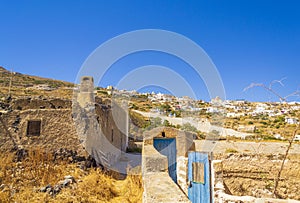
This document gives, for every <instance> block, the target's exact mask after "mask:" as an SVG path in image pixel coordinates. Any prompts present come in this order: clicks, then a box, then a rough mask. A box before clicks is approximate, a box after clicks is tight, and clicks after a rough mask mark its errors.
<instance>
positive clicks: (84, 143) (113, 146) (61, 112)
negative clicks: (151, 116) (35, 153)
mask: <svg viewBox="0 0 300 203" xmlns="http://www.w3.org/2000/svg"><path fill="white" fill-rule="evenodd" d="M93 90H94V84H93V78H92V77H82V80H81V84H80V85H79V88H78V89H77V90H76V89H75V91H74V98H73V101H72V100H63V99H60V98H43V97H41V96H40V97H35V98H34V97H26V98H15V99H12V100H11V101H5V102H0V104H1V105H0V107H1V108H0V110H1V122H0V148H1V149H0V150H1V151H2V152H4V151H6V150H11V149H12V148H14V147H17V146H19V147H20V146H22V147H23V148H32V147H40V148H42V149H46V150H48V151H49V152H53V151H57V150H59V149H61V148H63V149H68V150H74V151H76V152H77V153H79V154H86V152H88V153H89V154H90V155H92V156H93V157H94V158H95V160H96V161H97V163H98V164H102V165H104V166H107V167H109V166H111V165H113V164H114V163H115V162H117V161H118V158H119V157H120V156H121V154H122V153H123V152H125V151H126V148H127V144H128V141H127V140H128V136H127V135H128V133H127V130H128V126H127V125H128V122H127V119H128V115H127V113H126V111H125V110H123V108H121V107H120V106H118V105H117V104H112V103H111V101H105V102H103V101H102V99H101V98H96V99H95V97H94V91H93Z"/></svg>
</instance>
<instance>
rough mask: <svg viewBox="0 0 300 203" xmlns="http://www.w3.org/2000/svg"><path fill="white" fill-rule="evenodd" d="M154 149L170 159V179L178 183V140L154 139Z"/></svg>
mask: <svg viewBox="0 0 300 203" xmlns="http://www.w3.org/2000/svg"><path fill="white" fill-rule="evenodd" d="M153 146H154V148H155V149H156V150H157V151H159V152H160V153H161V154H162V155H165V156H166V157H167V158H168V171H169V175H170V177H171V178H172V179H173V181H174V182H175V183H177V174H176V162H177V160H176V139H175V138H154V139H153Z"/></svg>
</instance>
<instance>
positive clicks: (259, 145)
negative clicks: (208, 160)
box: [195, 140, 300, 154]
mask: <svg viewBox="0 0 300 203" xmlns="http://www.w3.org/2000/svg"><path fill="white" fill-rule="evenodd" d="M195 144H196V150H197V151H201V150H202V149H203V148H205V145H207V144H208V143H207V142H206V141H205V140H195ZM287 146H288V143H287V142H246V141H245V142H234V141H218V142H216V145H215V146H214V149H213V152H214V153H225V152H226V150H227V152H228V151H229V150H236V151H237V152H239V153H255V154H284V153H285V151H286V148H287ZM290 153H291V154H300V144H299V143H294V144H293V147H292V149H291V151H290Z"/></svg>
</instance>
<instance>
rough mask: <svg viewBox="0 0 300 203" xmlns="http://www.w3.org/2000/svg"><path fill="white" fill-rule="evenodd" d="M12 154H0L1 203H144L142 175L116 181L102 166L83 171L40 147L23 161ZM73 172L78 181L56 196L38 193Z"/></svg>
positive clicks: (31, 151)
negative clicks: (57, 159) (54, 158)
mask: <svg viewBox="0 0 300 203" xmlns="http://www.w3.org/2000/svg"><path fill="white" fill-rule="evenodd" d="M14 159H15V156H14V154H12V153H9V154H1V155H0V186H1V185H2V184H4V185H5V186H4V187H2V188H0V202H141V201H142V193H143V189H142V181H141V176H133V175H128V176H127V178H126V179H125V180H115V179H113V178H112V177H111V176H110V175H108V174H106V173H105V172H103V171H101V170H100V169H93V168H92V169H89V170H87V171H84V170H82V169H80V168H78V167H77V165H76V164H68V163H67V162H64V161H60V162H55V163H54V162H53V157H52V155H51V154H50V153H47V152H45V151H44V150H41V149H39V148H37V149H31V150H29V151H28V156H27V157H26V158H25V159H23V160H22V161H21V162H15V161H14ZM66 175H71V176H73V177H74V178H75V180H76V181H77V182H76V183H74V184H71V185H70V186H68V187H66V188H63V189H62V190H61V192H60V193H59V194H57V195H56V196H51V195H50V194H48V193H43V192H39V189H40V188H41V187H44V186H46V185H48V184H51V185H52V186H53V185H55V184H57V183H58V182H59V181H61V180H63V179H64V176H66Z"/></svg>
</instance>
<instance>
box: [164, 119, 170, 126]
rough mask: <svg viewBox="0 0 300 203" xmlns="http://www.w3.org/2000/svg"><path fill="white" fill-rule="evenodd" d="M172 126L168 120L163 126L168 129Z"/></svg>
mask: <svg viewBox="0 0 300 203" xmlns="http://www.w3.org/2000/svg"><path fill="white" fill-rule="evenodd" d="M170 125H171V124H170V122H169V121H168V120H164V122H163V126H166V127H168V126H170Z"/></svg>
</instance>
